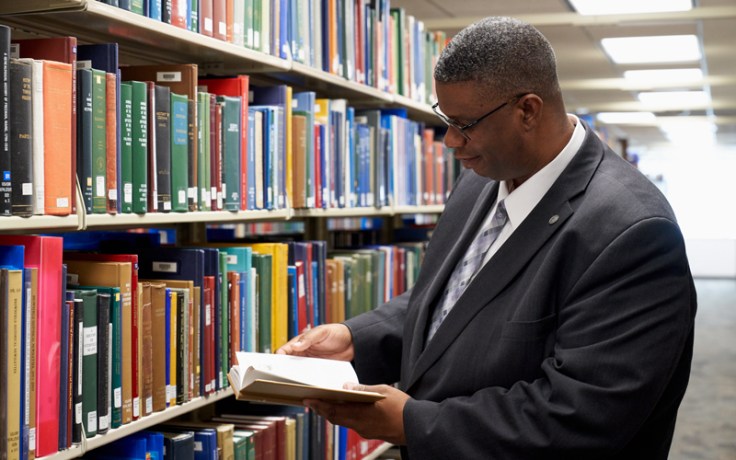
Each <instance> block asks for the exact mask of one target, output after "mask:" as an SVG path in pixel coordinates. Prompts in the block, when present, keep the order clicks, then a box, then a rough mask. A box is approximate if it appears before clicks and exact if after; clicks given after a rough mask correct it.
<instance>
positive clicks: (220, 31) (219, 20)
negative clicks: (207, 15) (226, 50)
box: [212, 0, 227, 41]
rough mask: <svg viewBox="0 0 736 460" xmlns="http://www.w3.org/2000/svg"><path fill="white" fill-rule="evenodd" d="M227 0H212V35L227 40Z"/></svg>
mask: <svg viewBox="0 0 736 460" xmlns="http://www.w3.org/2000/svg"><path fill="white" fill-rule="evenodd" d="M226 2H227V0H212V23H213V27H214V30H213V31H212V36H213V37H215V38H217V39H220V40H222V41H227V4H226Z"/></svg>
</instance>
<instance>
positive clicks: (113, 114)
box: [105, 72, 118, 214]
mask: <svg viewBox="0 0 736 460" xmlns="http://www.w3.org/2000/svg"><path fill="white" fill-rule="evenodd" d="M105 77H106V78H105V89H106V98H105V101H106V104H107V107H105V114H106V121H107V123H106V125H105V126H106V131H107V132H106V133H105V136H106V139H105V140H106V142H105V146H106V148H107V155H106V160H107V162H106V171H107V174H105V183H106V185H107V190H106V194H107V213H108V214H117V213H118V160H117V151H118V135H117V129H116V127H117V125H118V116H117V113H118V102H117V101H118V98H117V89H116V87H117V79H118V77H117V75H116V74H114V73H109V72H108V73H106V74H105Z"/></svg>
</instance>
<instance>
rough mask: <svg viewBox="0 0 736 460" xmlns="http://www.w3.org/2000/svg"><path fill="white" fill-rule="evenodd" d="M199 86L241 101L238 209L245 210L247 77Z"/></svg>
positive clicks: (215, 80)
mask: <svg viewBox="0 0 736 460" xmlns="http://www.w3.org/2000/svg"><path fill="white" fill-rule="evenodd" d="M198 85H199V86H205V87H207V92H208V93H212V94H216V95H218V96H235V97H240V99H241V104H240V107H241V114H240V126H242V129H241V130H240V164H241V165H242V166H241V167H242V170H243V172H242V175H241V177H240V190H242V193H241V194H240V209H242V210H245V209H247V202H248V194H247V190H248V89H249V78H248V75H238V76H235V77H228V78H201V79H199V82H198Z"/></svg>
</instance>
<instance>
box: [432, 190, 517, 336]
mask: <svg viewBox="0 0 736 460" xmlns="http://www.w3.org/2000/svg"><path fill="white" fill-rule="evenodd" d="M507 217H508V215H507V214H506V205H504V203H503V201H499V202H498V206H497V208H496V213H495V214H494V215H493V218H491V219H490V221H489V222H488V223H487V224H486V226H485V227H483V228H482V229H481V231H480V234H479V235H478V236H477V237H476V238H475V240H473V242H472V243H470V247H468V250H467V251H466V252H465V256H463V258H462V260H460V262H459V263H458V264H457V265H456V266H455V270H454V271H453V272H452V275H451V276H450V280H449V281H448V282H447V286H446V288H445V292H444V293H443V294H442V298H441V299H440V301H439V303H438V304H437V306H436V307H435V309H434V312H433V313H432V323H431V325H430V327H429V332H428V333H427V342H429V341H430V340H431V339H432V337H433V336H434V333H435V332H437V329H439V327H440V324H442V321H444V319H445V318H446V317H447V314H448V313H449V312H450V310H452V307H454V306H455V302H457V299H459V298H460V296H461V295H462V294H463V292H465V289H466V288H467V287H468V284H470V281H471V280H472V279H473V276H474V275H475V273H476V272H477V271H478V268H479V267H480V264H481V262H482V261H483V259H484V258H485V255H486V253H487V252H488V249H489V248H490V247H491V245H492V244H493V242H494V241H496V237H498V234H499V233H501V229H503V226H504V225H505V224H506V219H507Z"/></svg>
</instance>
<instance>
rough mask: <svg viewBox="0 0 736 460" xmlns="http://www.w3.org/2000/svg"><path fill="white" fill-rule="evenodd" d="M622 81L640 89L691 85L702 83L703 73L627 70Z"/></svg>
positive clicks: (686, 70)
mask: <svg viewBox="0 0 736 460" xmlns="http://www.w3.org/2000/svg"><path fill="white" fill-rule="evenodd" d="M624 79H625V80H626V83H627V84H628V85H629V86H631V87H641V88H655V87H658V86H662V87H672V86H673V85H693V84H702V83H703V71H702V70H700V69H651V70H627V71H626V72H624Z"/></svg>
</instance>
